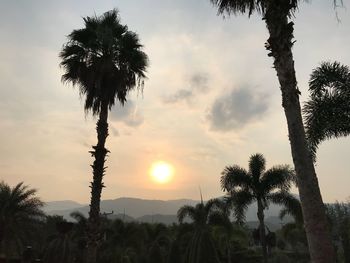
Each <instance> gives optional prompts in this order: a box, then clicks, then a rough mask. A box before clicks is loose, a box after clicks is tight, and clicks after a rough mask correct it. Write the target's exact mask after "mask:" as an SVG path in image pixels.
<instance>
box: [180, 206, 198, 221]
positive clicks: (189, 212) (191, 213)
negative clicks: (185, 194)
mask: <svg viewBox="0 0 350 263" xmlns="http://www.w3.org/2000/svg"><path fill="white" fill-rule="evenodd" d="M186 217H189V218H191V219H192V220H195V218H196V209H195V208H194V207H193V206H190V205H185V206H183V207H181V208H180V209H179V210H178V211H177V218H178V220H179V222H180V223H183V221H184V219H185V218H186Z"/></svg>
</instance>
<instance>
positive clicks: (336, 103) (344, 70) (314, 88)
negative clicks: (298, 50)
mask: <svg viewBox="0 0 350 263" xmlns="http://www.w3.org/2000/svg"><path fill="white" fill-rule="evenodd" d="M309 91H310V93H311V94H310V99H309V100H308V101H307V102H306V103H305V105H304V107H303V113H304V119H305V130H306V135H307V139H308V142H309V144H310V148H311V150H312V153H313V154H314V157H315V156H316V150H317V147H318V145H319V144H320V143H321V142H322V141H324V140H327V139H331V138H338V137H341V136H348V135H350V69H349V67H348V66H345V65H342V64H340V63H339V62H337V61H335V62H333V63H330V62H322V63H321V65H320V66H319V67H317V68H316V69H314V70H313V71H312V74H311V77H310V81H309Z"/></svg>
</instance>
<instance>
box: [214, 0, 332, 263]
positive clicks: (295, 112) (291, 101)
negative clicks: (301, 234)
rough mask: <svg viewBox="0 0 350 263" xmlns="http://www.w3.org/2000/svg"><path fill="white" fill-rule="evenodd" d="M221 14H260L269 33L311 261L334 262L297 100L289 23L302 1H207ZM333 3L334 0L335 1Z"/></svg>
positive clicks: (271, 53)
mask: <svg viewBox="0 0 350 263" xmlns="http://www.w3.org/2000/svg"><path fill="white" fill-rule="evenodd" d="M210 1H211V2H212V3H213V4H214V5H216V6H217V7H218V12H219V13H220V14H224V13H228V14H232V13H233V14H239V13H241V14H244V13H248V15H249V16H250V15H252V14H253V13H254V12H257V13H258V14H261V15H262V17H263V20H264V21H265V24H266V27H267V29H268V31H269V38H268V40H267V42H266V44H265V47H266V49H267V50H268V51H269V54H268V56H270V57H273V59H274V62H273V65H274V68H275V70H276V73H277V77H278V80H279V83H280V88H281V91H282V106H283V108H284V112H285V115H286V119H287V125H288V133H289V140H290V145H291V151H292V157H293V162H294V166H295V170H296V173H297V175H298V181H299V184H298V189H299V196H300V200H301V203H302V209H303V214H304V221H305V228H306V232H307V237H308V241H309V248H310V254H311V259H312V261H313V262H334V261H335V256H334V249H333V246H332V243H331V237H330V232H329V229H328V227H327V220H326V215H325V208H324V204H323V201H322V197H321V192H320V188H319V185H318V181H317V176H316V172H315V167H314V164H313V159H312V156H311V154H310V151H309V149H308V147H307V141H306V136H305V131H304V126H303V120H302V115H301V107H300V101H299V95H300V91H299V89H298V87H297V80H296V74H295V67H294V60H293V53H292V47H293V44H294V41H293V38H294V35H293V31H294V28H293V26H294V23H293V22H292V21H291V20H290V19H291V17H292V16H293V15H294V13H295V11H296V10H297V9H298V5H299V3H300V2H301V1H302V0H210ZM334 1H335V2H336V1H337V0H334Z"/></svg>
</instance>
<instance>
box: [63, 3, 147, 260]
mask: <svg viewBox="0 0 350 263" xmlns="http://www.w3.org/2000/svg"><path fill="white" fill-rule="evenodd" d="M84 23H85V27H84V28H82V29H77V30H73V32H72V33H71V34H70V35H68V42H67V43H66V44H65V45H64V46H63V49H62V51H61V53H60V58H61V59H62V62H61V64H60V65H61V66H62V67H63V69H64V71H65V73H64V75H63V76H62V81H63V82H65V83H66V82H70V83H72V84H73V86H78V87H79V91H80V94H81V95H83V96H84V97H85V111H86V112H89V111H91V112H92V114H93V115H94V116H98V121H97V125H96V126H97V127H96V130H97V145H96V146H93V147H92V148H93V150H92V151H90V153H91V155H92V156H93V157H95V160H94V163H93V165H92V168H93V181H92V183H91V186H90V187H91V201H90V212H89V226H88V255H87V258H88V262H96V251H97V246H98V243H99V239H100V233H99V221H100V199H101V192H102V188H103V187H104V185H103V182H102V178H103V176H104V174H105V170H106V167H104V163H105V158H106V155H107V153H108V150H107V149H106V148H105V142H106V138H107V136H108V123H107V119H108V110H110V109H111V108H112V106H113V105H114V104H115V103H116V101H119V102H120V103H121V105H124V103H125V102H126V101H127V94H128V93H129V91H131V90H133V89H135V88H140V87H142V85H143V80H144V79H145V71H146V68H147V65H148V58H147V55H146V54H145V53H144V52H143V51H142V45H141V44H140V41H139V38H138V36H137V34H136V33H134V32H132V31H129V30H128V27H127V26H125V25H122V24H121V23H120V20H119V15H118V12H117V10H115V9H114V10H111V11H109V12H106V13H104V14H103V15H102V16H99V17H97V16H93V17H86V18H84Z"/></svg>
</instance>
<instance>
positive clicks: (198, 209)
mask: <svg viewBox="0 0 350 263" xmlns="http://www.w3.org/2000/svg"><path fill="white" fill-rule="evenodd" d="M219 203H220V201H219V200H218V199H212V200H209V201H208V202H206V203H205V204H204V202H203V200H201V202H200V203H198V204H197V205H196V206H194V207H193V206H190V205H185V206H183V207H181V208H180V209H179V211H178V212H177V217H178V219H179V222H180V223H183V221H184V219H185V218H186V217H189V218H190V219H191V220H192V221H193V223H194V226H195V230H194V234H193V236H192V239H191V241H190V243H189V247H188V249H187V253H186V257H185V263H200V262H203V263H219V262H220V261H219V258H218V255H217V251H216V248H215V245H214V242H213V238H212V236H211V233H210V229H209V224H210V223H211V220H212V219H213V218H214V217H215V220H217V217H218V216H219V215H220V214H218V213H217V211H215V210H216V208H217V207H218V206H219V205H218V204H219Z"/></svg>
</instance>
